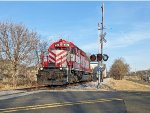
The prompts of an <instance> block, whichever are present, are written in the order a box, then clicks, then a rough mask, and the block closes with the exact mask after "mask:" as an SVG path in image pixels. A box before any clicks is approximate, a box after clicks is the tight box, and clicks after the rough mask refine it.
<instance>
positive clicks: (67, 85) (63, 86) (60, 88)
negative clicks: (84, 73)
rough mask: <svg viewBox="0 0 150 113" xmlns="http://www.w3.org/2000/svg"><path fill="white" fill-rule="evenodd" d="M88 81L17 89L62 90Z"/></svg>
mask: <svg viewBox="0 0 150 113" xmlns="http://www.w3.org/2000/svg"><path fill="white" fill-rule="evenodd" d="M87 82H89V81H83V82H77V83H71V84H66V85H51V86H49V85H42V86H40V85H38V86H34V87H29V88H21V89H17V90H23V91H37V90H63V89H66V88H67V87H70V86H78V85H81V84H85V83H87Z"/></svg>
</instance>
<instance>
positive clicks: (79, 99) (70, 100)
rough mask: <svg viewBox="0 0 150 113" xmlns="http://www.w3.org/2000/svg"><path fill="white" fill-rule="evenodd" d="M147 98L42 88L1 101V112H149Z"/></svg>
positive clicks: (145, 95)
mask: <svg viewBox="0 0 150 113" xmlns="http://www.w3.org/2000/svg"><path fill="white" fill-rule="evenodd" d="M139 100H140V101H139ZM149 100H150V92H116V91H106V92H105V91H68V92H50V91H43V92H39V93H35V94H30V95H26V96H21V97H15V98H11V99H5V100H0V113H6V112H17V113H20V112H21V113H37V112H38V113H127V112H129V113H149V112H150V106H149V105H150V101H149ZM137 107H138V108H137Z"/></svg>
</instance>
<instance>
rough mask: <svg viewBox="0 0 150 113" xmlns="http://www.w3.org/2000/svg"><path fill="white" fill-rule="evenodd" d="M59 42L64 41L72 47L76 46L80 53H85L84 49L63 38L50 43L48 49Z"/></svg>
mask: <svg viewBox="0 0 150 113" xmlns="http://www.w3.org/2000/svg"><path fill="white" fill-rule="evenodd" d="M59 43H66V44H70V47H71V48H73V47H76V48H77V49H79V50H80V51H81V53H82V54H84V55H85V54H86V53H85V52H84V51H82V50H81V49H80V48H78V47H77V46H76V45H75V44H74V43H72V42H69V41H66V40H64V39H60V40H58V41H56V42H54V43H52V44H51V45H50V46H49V49H51V48H55V44H59Z"/></svg>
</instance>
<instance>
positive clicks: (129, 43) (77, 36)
mask: <svg viewBox="0 0 150 113" xmlns="http://www.w3.org/2000/svg"><path fill="white" fill-rule="evenodd" d="M104 6H105V14H104V16H105V20H104V26H105V27H106V28H107V29H105V32H106V33H107V34H106V39H107V43H106V44H105V45H104V53H106V54H108V55H109V60H108V61H107V62H106V64H107V66H108V68H109V67H110V66H111V65H112V63H113V61H114V59H116V58H119V57H123V58H124V59H125V61H126V62H127V63H128V64H130V66H131V70H132V71H135V70H142V69H150V60H149V56H150V50H149V49H150V28H149V27H150V2H142V1H141V2H135V1H134V2H130V1H126V2H121V1H116V2H115V1H113V2H108V1H105V2H104ZM100 7H101V2H98V1H97V2H77V1H76V2H69V1H68V2H0V21H12V22H16V23H23V24H24V25H26V27H28V28H30V29H31V30H34V31H37V32H38V33H39V34H40V35H41V39H42V40H46V41H48V42H49V43H51V42H53V41H56V40H58V39H59V38H60V37H63V38H64V39H67V40H69V41H73V42H74V43H75V44H76V45H77V46H78V47H79V48H81V49H83V50H84V51H86V52H88V53H92V54H93V53H97V52H98V46H97V45H98V42H97V41H98V31H97V24H98V22H101V8H100Z"/></svg>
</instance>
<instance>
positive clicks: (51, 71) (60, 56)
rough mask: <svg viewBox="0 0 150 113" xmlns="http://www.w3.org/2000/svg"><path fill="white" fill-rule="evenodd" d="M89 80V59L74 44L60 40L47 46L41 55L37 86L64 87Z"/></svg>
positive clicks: (90, 75) (90, 76) (90, 72)
mask: <svg viewBox="0 0 150 113" xmlns="http://www.w3.org/2000/svg"><path fill="white" fill-rule="evenodd" d="M91 80H92V70H91V69H90V59H89V57H88V56H87V54H86V53H85V52H84V51H82V50H81V49H79V48H78V47H77V46H76V45H74V43H72V42H69V41H66V40H63V39H60V40H59V41H57V42H54V43H52V44H51V45H50V46H49V48H48V51H47V54H46V55H45V54H44V53H42V54H41V68H40V69H39V71H38V74H37V82H38V84H42V85H64V84H68V83H76V82H81V81H91Z"/></svg>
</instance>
